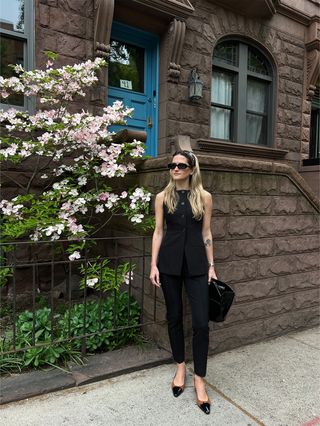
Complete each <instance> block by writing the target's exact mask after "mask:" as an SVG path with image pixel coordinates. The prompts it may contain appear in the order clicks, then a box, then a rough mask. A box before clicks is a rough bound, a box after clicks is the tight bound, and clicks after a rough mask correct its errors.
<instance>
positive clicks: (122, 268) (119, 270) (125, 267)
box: [80, 257, 130, 292]
mask: <svg viewBox="0 0 320 426" xmlns="http://www.w3.org/2000/svg"><path fill="white" fill-rule="evenodd" d="M98 259H99V257H98ZM109 264H110V261H109V259H104V260H102V261H99V260H98V262H94V263H91V262H88V264H87V267H86V266H85V265H84V264H82V265H81V266H80V272H81V274H82V276H83V278H82V279H81V281H80V287H81V288H84V287H85V284H87V286H89V287H94V288H95V289H97V290H101V291H104V292H106V291H109V290H119V288H120V286H121V284H123V283H124V281H125V278H126V274H128V273H129V271H130V265H129V263H128V262H126V263H122V264H121V265H118V266H117V267H116V268H110V267H109V266H108V265H109Z"/></svg>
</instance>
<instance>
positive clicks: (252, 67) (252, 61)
mask: <svg viewBox="0 0 320 426" xmlns="http://www.w3.org/2000/svg"><path fill="white" fill-rule="evenodd" d="M248 71H251V72H255V73H258V74H263V75H269V71H268V66H267V64H266V61H265V59H264V57H263V56H262V54H261V53H260V52H259V51H258V50H256V49H254V48H253V47H251V46H249V48H248Z"/></svg>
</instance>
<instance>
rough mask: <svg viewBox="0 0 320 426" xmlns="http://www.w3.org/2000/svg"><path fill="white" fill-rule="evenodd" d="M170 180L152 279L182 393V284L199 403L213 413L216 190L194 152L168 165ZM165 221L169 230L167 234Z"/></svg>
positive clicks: (159, 216)
mask: <svg viewBox="0 0 320 426" xmlns="http://www.w3.org/2000/svg"><path fill="white" fill-rule="evenodd" d="M168 168H169V170H170V181H169V184H168V185H167V186H166V187H165V189H164V190H163V191H162V192H160V193H159V194H157V196H156V200H155V217H156V226H155V230H154V234H153V239H152V258H151V272H150V280H151V282H152V284H153V285H154V286H156V287H161V288H162V290H163V294H164V298H165V303H166V308H167V320H168V334H169V340H170V345H171V349H172V354H173V358H174V360H175V362H176V374H175V376H174V379H173V381H172V383H171V388H172V392H173V395H174V396H175V397H178V396H179V395H181V394H182V392H183V391H184V388H185V376H186V364H185V352H184V334H183V323H182V297H181V293H182V284H183V283H184V285H185V288H186V292H187V295H188V298H189V302H190V304H191V312H192V327H193V341H192V348H193V360H194V373H195V374H194V388H195V392H196V396H197V404H198V406H199V407H200V408H201V410H202V411H203V412H204V413H206V414H209V413H210V404H211V402H210V399H209V397H208V395H207V392H206V389H205V382H204V380H203V378H204V377H205V375H206V368H207V355H208V344H209V327H208V320H209V319H208V302H209V299H208V283H209V282H210V280H211V279H212V278H215V279H216V278H217V276H216V273H215V270H214V262H213V244H212V235H211V212H212V197H211V194H210V193H209V192H207V191H205V190H204V189H203V186H202V181H201V175H200V169H199V162H198V159H197V157H196V156H195V155H194V154H193V153H192V152H189V151H177V152H175V153H174V154H173V157H172V162H171V163H170V164H168ZM164 219H165V221H166V227H167V230H166V234H165V236H164V238H163V228H164Z"/></svg>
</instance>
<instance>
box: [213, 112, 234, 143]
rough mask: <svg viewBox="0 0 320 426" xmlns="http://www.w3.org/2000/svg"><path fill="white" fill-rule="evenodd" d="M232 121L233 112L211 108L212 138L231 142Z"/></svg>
mask: <svg viewBox="0 0 320 426" xmlns="http://www.w3.org/2000/svg"><path fill="white" fill-rule="evenodd" d="M231 120H232V111H231V110H228V109H225V108H218V107H214V106H213V107H211V137H212V138H216V139H225V140H231Z"/></svg>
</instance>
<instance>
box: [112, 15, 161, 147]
mask: <svg viewBox="0 0 320 426" xmlns="http://www.w3.org/2000/svg"><path fill="white" fill-rule="evenodd" d="M158 44H159V41H158V37H156V36H155V35H153V34H150V33H146V32H144V31H141V30H138V29H136V28H133V27H128V26H126V25H123V24H119V23H114V24H113V27H112V34H111V51H110V59H109V70H108V78H109V88H108V104H109V105H110V104H112V103H113V102H114V101H115V100H121V101H122V102H123V103H124V105H125V106H127V107H129V108H134V111H133V113H132V117H131V118H127V125H125V126H112V127H111V130H113V131H115V132H117V131H119V130H122V129H124V128H131V129H135V130H145V131H146V132H147V142H146V145H147V152H146V153H147V154H148V155H156V153H157V127H158V126H157V120H158V96H157V78H158V73H157V71H158Z"/></svg>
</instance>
